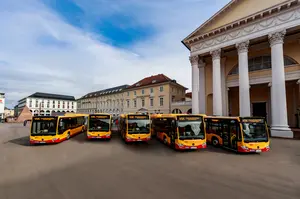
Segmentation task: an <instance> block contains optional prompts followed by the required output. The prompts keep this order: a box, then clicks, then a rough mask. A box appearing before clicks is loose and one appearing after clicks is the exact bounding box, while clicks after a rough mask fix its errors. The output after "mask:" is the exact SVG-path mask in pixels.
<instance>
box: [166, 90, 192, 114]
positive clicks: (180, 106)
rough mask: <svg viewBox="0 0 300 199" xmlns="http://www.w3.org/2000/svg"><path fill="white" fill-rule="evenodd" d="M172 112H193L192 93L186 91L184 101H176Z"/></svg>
mask: <svg viewBox="0 0 300 199" xmlns="http://www.w3.org/2000/svg"><path fill="white" fill-rule="evenodd" d="M171 110H172V113H188V114H191V113H192V93H191V92H189V93H186V94H185V99H184V101H176V102H172V104H171Z"/></svg>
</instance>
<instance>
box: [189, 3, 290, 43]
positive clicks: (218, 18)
mask: <svg viewBox="0 0 300 199" xmlns="http://www.w3.org/2000/svg"><path fill="white" fill-rule="evenodd" d="M286 1H287V0H232V1H230V2H229V3H228V4H227V5H226V6H224V7H223V8H222V9H221V10H220V11H219V12H217V13H216V14H215V15H214V16H212V17H211V18H210V19H209V20H207V21H206V22H205V23H204V24H202V25H201V26H200V27H199V28H197V29H196V30H195V31H194V32H193V33H192V34H190V35H189V36H188V37H187V38H186V39H190V38H192V37H194V36H198V35H201V34H205V33H208V32H210V31H212V30H215V29H218V28H220V27H222V26H225V25H227V24H230V23H232V22H235V21H238V20H239V19H243V18H245V17H248V16H251V15H253V14H255V13H257V12H260V11H262V10H265V9H268V8H271V7H273V6H275V5H277V4H280V3H283V2H286ZM186 39H185V40H186Z"/></svg>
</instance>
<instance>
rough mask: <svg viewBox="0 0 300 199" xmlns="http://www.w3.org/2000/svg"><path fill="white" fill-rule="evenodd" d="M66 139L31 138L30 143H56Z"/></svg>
mask: <svg viewBox="0 0 300 199" xmlns="http://www.w3.org/2000/svg"><path fill="white" fill-rule="evenodd" d="M64 140H66V139H59V138H53V139H52V140H34V139H30V141H29V143H30V144H54V143H59V142H62V141H64Z"/></svg>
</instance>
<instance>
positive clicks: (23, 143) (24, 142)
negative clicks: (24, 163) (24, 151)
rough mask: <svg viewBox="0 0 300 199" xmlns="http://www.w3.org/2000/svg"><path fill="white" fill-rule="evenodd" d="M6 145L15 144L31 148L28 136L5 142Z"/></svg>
mask: <svg viewBox="0 0 300 199" xmlns="http://www.w3.org/2000/svg"><path fill="white" fill-rule="evenodd" d="M6 143H13V144H17V145H21V146H31V145H30V143H29V136H28V135H27V136H24V137H20V138H16V139H12V140H9V141H7V142H5V143H4V144H6Z"/></svg>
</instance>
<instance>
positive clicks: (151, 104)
mask: <svg viewBox="0 0 300 199" xmlns="http://www.w3.org/2000/svg"><path fill="white" fill-rule="evenodd" d="M150 106H153V98H151V99H150Z"/></svg>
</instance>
